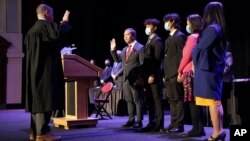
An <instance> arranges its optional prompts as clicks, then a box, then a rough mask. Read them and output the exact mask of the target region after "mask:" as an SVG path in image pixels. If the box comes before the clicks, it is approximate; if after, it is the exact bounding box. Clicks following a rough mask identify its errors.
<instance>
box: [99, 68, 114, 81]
mask: <svg viewBox="0 0 250 141" xmlns="http://www.w3.org/2000/svg"><path fill="white" fill-rule="evenodd" d="M111 70H112V67H108V68H106V67H105V68H104V69H103V70H102V75H101V76H100V80H103V81H104V82H105V83H107V82H108V81H112V77H111Z"/></svg>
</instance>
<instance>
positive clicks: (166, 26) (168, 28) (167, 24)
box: [164, 22, 170, 31]
mask: <svg viewBox="0 0 250 141" xmlns="http://www.w3.org/2000/svg"><path fill="white" fill-rule="evenodd" d="M164 28H165V30H167V31H169V30H170V26H169V23H168V22H167V23H165V24H164Z"/></svg>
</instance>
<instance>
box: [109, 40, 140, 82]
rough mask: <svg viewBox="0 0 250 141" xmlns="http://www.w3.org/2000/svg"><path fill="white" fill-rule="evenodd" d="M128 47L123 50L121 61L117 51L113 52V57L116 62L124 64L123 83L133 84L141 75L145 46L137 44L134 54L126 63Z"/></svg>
mask: <svg viewBox="0 0 250 141" xmlns="http://www.w3.org/2000/svg"><path fill="white" fill-rule="evenodd" d="M127 48H128V46H126V47H124V48H123V49H122V53H121V59H119V57H118V56H117V54H116V51H115V50H114V51H111V52H110V53H111V55H112V57H113V59H114V61H116V62H120V61H122V62H123V81H125V80H129V81H130V83H131V84H133V83H134V82H135V81H136V80H137V79H138V78H139V77H140V75H141V66H142V64H143V62H144V46H143V45H142V44H140V43H138V42H136V43H135V45H134V47H133V49H132V52H131V54H130V56H129V58H128V60H127V61H126V50H127Z"/></svg>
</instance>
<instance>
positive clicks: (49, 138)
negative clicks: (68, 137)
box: [36, 133, 62, 141]
mask: <svg viewBox="0 0 250 141" xmlns="http://www.w3.org/2000/svg"><path fill="white" fill-rule="evenodd" d="M61 139H62V138H61V136H55V135H52V134H51V133H47V134H45V135H40V136H36V141H59V140H61Z"/></svg>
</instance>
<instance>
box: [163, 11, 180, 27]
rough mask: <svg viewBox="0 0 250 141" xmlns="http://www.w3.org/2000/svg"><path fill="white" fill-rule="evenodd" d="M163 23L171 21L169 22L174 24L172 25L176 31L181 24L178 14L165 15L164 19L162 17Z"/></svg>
mask: <svg viewBox="0 0 250 141" xmlns="http://www.w3.org/2000/svg"><path fill="white" fill-rule="evenodd" d="M163 21H164V22H167V21H171V22H174V23H173V26H174V27H175V28H177V29H179V28H181V26H180V24H181V20H180V16H179V14H177V13H169V14H166V15H165V16H164V17H163Z"/></svg>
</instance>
